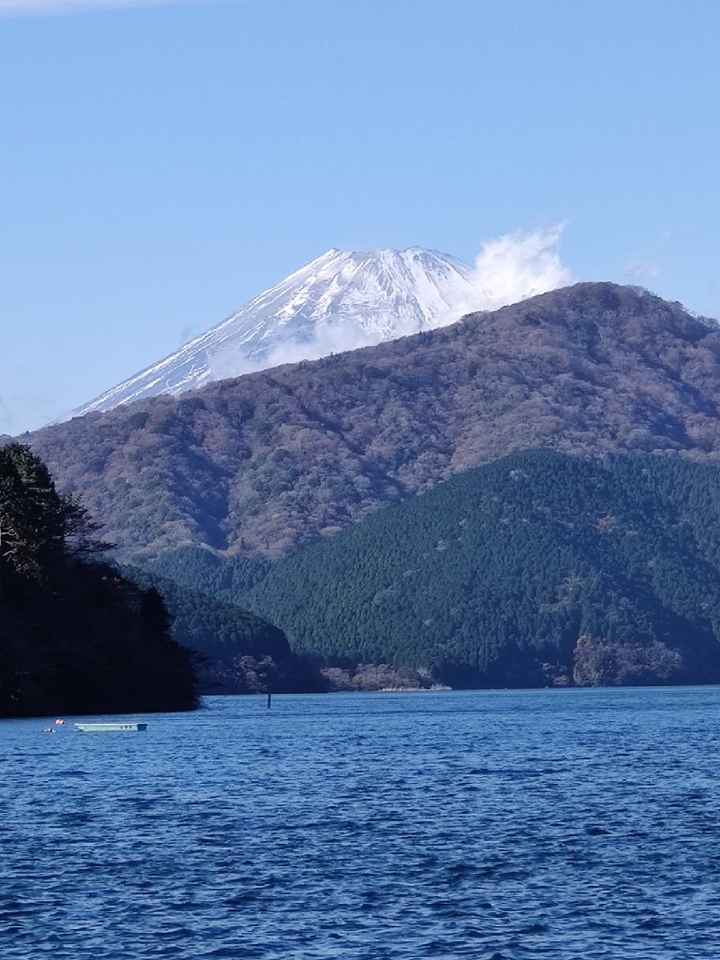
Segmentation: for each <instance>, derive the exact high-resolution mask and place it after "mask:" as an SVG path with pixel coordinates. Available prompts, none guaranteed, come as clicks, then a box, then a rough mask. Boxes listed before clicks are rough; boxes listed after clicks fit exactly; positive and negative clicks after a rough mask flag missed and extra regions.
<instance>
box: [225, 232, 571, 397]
mask: <svg viewBox="0 0 720 960" xmlns="http://www.w3.org/2000/svg"><path fill="white" fill-rule="evenodd" d="M562 232H563V225H562V224H557V225H555V226H552V227H547V228H544V229H541V230H533V231H518V232H515V233H509V234H505V235H503V236H501V237H498V238H496V239H494V240H488V241H486V242H485V243H484V244H483V245H482V247H481V249H480V252H479V253H478V255H477V257H476V258H475V266H474V269H473V272H472V275H471V279H472V284H473V287H474V288H475V291H474V293H473V294H471V295H470V296H467V295H466V296H464V297H463V298H462V299H458V300H457V302H456V303H454V304H453V305H452V308H451V309H450V310H448V312H447V313H446V314H442V315H440V316H438V317H436V319H435V322H434V326H436V327H445V326H447V325H448V324H450V323H454V322H455V321H456V320H459V319H460V318H461V317H462V316H464V315H465V314H467V313H474V312H476V311H481V310H497V309H498V308H499V307H504V306H507V305H508V304H510V303H517V302H518V301H520V300H526V299H527V298H528V297H533V296H536V295H537V294H539V293H547V292H548V291H549V290H555V289H557V288H558V287H563V286H567V284H569V283H572V282H573V275H572V273H571V271H570V270H569V269H568V268H567V267H566V266H565V265H564V264H563V262H562V260H561V259H560V252H559V246H560V239H561V237H562ZM406 332H410V331H406ZM402 335H403V331H402V330H400V329H397V330H396V331H395V333H394V334H393V336H398V337H399V336H402ZM379 339H380V337H379V335H378V333H377V331H373V332H368V331H365V330H363V329H362V328H361V327H360V326H359V325H357V324H351V325H348V326H343V325H328V326H324V327H321V328H320V329H317V330H316V331H315V335H314V336H313V337H312V338H311V339H308V340H302V341H296V340H292V339H289V340H287V341H285V342H283V343H279V344H277V345H276V346H275V347H274V348H273V349H272V350H271V351H270V352H269V353H268V354H265V355H264V356H263V357H262V358H256V359H254V358H245V359H241V358H239V357H238V355H237V352H236V348H235V347H234V346H232V345H231V346H229V347H228V348H227V352H226V353H224V352H223V351H220V352H218V353H216V354H214V355H212V356H210V357H208V363H209V366H210V369H211V379H213V380H215V379H223V378H225V377H237V376H239V375H240V374H242V373H251V372H252V371H255V370H265V369H268V368H270V367H276V366H280V365H281V364H283V363H297V362H298V361H300V360H316V359H318V358H320V357H326V356H328V355H329V354H331V353H342V352H344V351H346V350H356V349H358V348H359V347H368V346H372V345H373V344H376V343H377V342H378V341H379Z"/></svg>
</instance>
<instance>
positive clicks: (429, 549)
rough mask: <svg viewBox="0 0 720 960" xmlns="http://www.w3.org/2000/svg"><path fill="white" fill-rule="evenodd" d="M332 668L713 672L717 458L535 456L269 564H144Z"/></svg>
mask: <svg viewBox="0 0 720 960" xmlns="http://www.w3.org/2000/svg"><path fill="white" fill-rule="evenodd" d="M154 569H156V570H157V571H160V570H162V572H163V574H164V575H165V576H168V577H171V578H174V579H175V580H177V581H179V582H185V583H191V582H192V583H194V584H195V585H196V586H197V587H198V588H199V589H202V590H205V591H207V592H210V593H212V594H213V595H215V596H216V597H221V598H223V599H224V600H226V601H228V602H231V603H237V604H240V605H242V606H244V607H247V608H249V609H251V610H253V611H254V612H255V613H257V614H258V615H260V616H263V617H266V618H268V619H269V620H270V621H272V622H273V623H275V624H277V625H278V626H279V627H280V628H282V629H283V630H284V631H285V632H286V634H287V636H288V638H289V640H290V643H291V646H292V647H293V649H294V650H295V651H296V652H299V653H304V654H310V655H313V656H315V657H318V658H320V659H321V660H322V662H323V663H324V664H325V665H326V666H328V665H335V666H352V665H357V664H369V663H375V664H380V663H384V664H391V665H394V666H396V667H399V668H401V667H404V668H413V669H416V670H421V671H425V674H426V675H427V677H428V678H430V679H431V680H434V681H437V682H443V683H448V684H450V685H452V686H455V687H475V686H539V685H568V684H570V685H572V684H576V685H595V684H633V683H672V682H716V681H718V680H720V468H718V467H717V466H715V465H711V464H698V463H693V462H690V461H688V460H685V459H682V458H678V457H674V456H668V457H658V456H636V457H626V456H614V457H609V458H607V459H605V460H600V459H594V460H591V459H583V458H577V457H572V456H567V455H563V454H558V453H553V452H550V451H530V452H528V453H523V454H516V455H513V456H510V457H507V458H505V459H502V460H499V461H496V462H494V463H492V464H489V465H487V466H484V467H481V468H479V469H476V470H472V471H468V472H466V473H464V474H462V475H460V476H457V477H454V478H452V479H450V480H448V481H447V482H446V483H444V484H441V485H440V486H438V487H436V488H435V489H434V490H431V491H430V492H428V493H426V494H424V495H421V496H418V497H414V498H411V499H408V500H407V501H405V502H403V503H401V504H397V505H394V506H391V507H388V508H385V509H383V510H380V511H378V512H376V513H374V514H372V515H371V516H369V517H367V518H366V519H365V520H363V521H362V522H360V523H358V524H356V525H355V526H353V527H352V528H350V529H349V530H346V531H343V532H341V533H339V534H337V535H336V536H334V537H331V538H328V539H325V540H321V541H319V542H316V543H313V544H311V545H309V546H306V547H304V548H301V549H300V550H297V551H295V552H294V553H292V554H290V555H288V556H287V557H284V558H282V559H280V560H278V561H275V562H272V563H270V562H267V561H264V560H257V561H251V560H247V559H238V560H235V561H233V560H230V561H225V560H222V559H220V558H219V557H216V556H214V555H213V554H212V553H210V552H209V551H204V550H192V549H190V550H180V551H174V552H172V553H168V554H166V555H164V556H163V557H161V558H160V559H159V560H158V561H156V562H155V564H154Z"/></svg>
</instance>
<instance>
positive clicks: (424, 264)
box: [74, 247, 480, 416]
mask: <svg viewBox="0 0 720 960" xmlns="http://www.w3.org/2000/svg"><path fill="white" fill-rule="evenodd" d="M479 306H480V303H479V302H478V290H477V287H476V285H475V284H474V282H473V269H472V267H470V266H468V265H467V264H465V263H462V262H461V261H460V260H457V259H455V258H454V257H451V256H449V255H448V254H445V253H439V252H437V251H435V250H424V249H420V248H418V247H411V248H408V249H406V250H372V251H367V252H357V251H343V250H337V249H332V250H328V252H327V253H325V254H323V255H322V256H321V257H318V258H317V259H316V260H313V261H312V262H311V263H308V264H307V265H306V266H304V267H301V269H300V270H297V271H296V272H295V273H292V274H291V275H290V276H289V277H287V278H286V279H285V280H281V281H280V283H277V284H276V285H275V286H273V287H271V288H270V289H269V290H265V291H264V292H263V293H261V294H260V295H259V296H257V297H255V298H254V299H253V300H250V301H249V302H248V303H246V304H245V306H243V307H241V308H240V309H239V310H238V311H237V312H236V313H234V314H233V315H232V316H231V317H229V318H228V319H227V320H224V321H223V322H222V323H219V324H218V325H217V326H215V327H213V328H212V329H210V330H208V331H207V333H204V334H202V335H201V336H198V337H196V338H194V339H193V340H190V341H189V342H188V343H186V344H185V345H184V346H182V347H181V348H180V349H179V350H178V351H176V352H175V353H173V354H171V355H170V356H168V357H165V359H163V360H160V361H159V362H158V363H155V364H152V365H151V366H149V367H147V368H146V369H145V370H142V371H141V372H140V373H137V374H135V375H134V376H132V377H130V378H129V379H128V380H125V381H124V382H123V383H120V384H119V385H118V386H116V387H113V388H112V389H110V390H107V391H106V392H105V393H103V394H101V395H100V396H99V397H96V398H95V399H94V400H92V401H91V402H90V403H88V404H86V405H85V406H82V407H80V408H78V409H77V410H75V411H74V415H75V416H80V415H82V414H85V413H90V412H91V411H104V410H110V409H112V408H113V407H116V406H118V405H119V404H122V403H129V402H131V401H133V400H140V399H145V398H147V397H152V396H156V395H158V394H172V395H174V396H177V395H178V394H181V393H184V392H185V391H187V390H194V389H197V388H198V387H202V386H204V385H205V384H207V383H210V382H212V381H214V380H224V379H227V378H230V377H237V376H240V374H243V373H249V372H251V371H253V370H260V369H265V368H267V367H272V366H277V365H279V364H281V363H287V362H294V361H298V360H307V359H316V358H318V357H321V356H326V355H328V354H330V353H336V352H341V351H344V350H352V349H354V348H356V347H363V346H371V345H373V344H377V343H380V342H382V341H385V340H393V339H396V338H397V337H403V336H406V335H408V334H412V333H419V332H420V331H422V330H427V329H430V328H432V327H437V326H442V325H444V324H448V323H451V322H452V321H453V320H457V319H459V317H460V316H461V315H462V314H463V313H467V312H469V311H470V310H472V309H473V308H475V309H477V308H478V307H479Z"/></svg>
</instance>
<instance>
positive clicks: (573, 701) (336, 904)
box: [0, 687, 720, 960]
mask: <svg viewBox="0 0 720 960" xmlns="http://www.w3.org/2000/svg"><path fill="white" fill-rule="evenodd" d="M146 719H148V721H149V729H148V731H147V733H145V734H105V735H97V736H90V735H82V734H79V733H77V732H75V731H74V730H73V729H72V728H71V727H70V726H65V727H64V728H61V729H60V730H59V731H58V733H57V734H56V735H54V736H47V735H43V734H42V733H41V730H42V728H43V727H46V726H47V725H48V721H45V720H22V721H2V722H0V956H1V957H2V960H20V958H21V960H39V958H42V957H45V956H47V957H50V956H52V957H53V958H54V960H82V958H86V957H87V958H93V960H115V958H118V960H119V958H123V960H150V958H158V960H159V958H178V960H179V958H182V960H199V958H228V960H242V958H263V960H265V958H267V960H275V958H277V960H289V958H303V960H327V958H340V960H361V958H362V960H406V958H407V960H410V958H412V960H420V958H426V957H433V958H463V957H472V958H487V960H490V958H494V960H501V958H502V960H511V958H512V960H515V958H518V960H519V958H522V960H524V958H528V960H529V958H540V957H543V958H553V960H557V958H568V960H570V958H583V960H594V958H613V960H619V958H623V960H624V958H642V960H664V958H688V960H701V958H712V960H717V958H718V957H719V956H720V829H719V827H720V823H719V821H720V781H719V779H718V752H719V748H720V735H719V732H720V689H719V688H710V687H703V688H700V687H698V688H687V687H686V688H665V689H621V690H557V691H527V692H526V691H523V692H516V691H499V692H479V693H426V694H336V695H328V696H282V697H280V696H278V697H275V698H274V699H273V708H272V710H271V711H268V710H267V709H266V707H265V702H264V700H263V699H262V698H259V697H257V698H256V697H246V698H242V697H211V698H208V699H207V701H206V709H204V710H202V711H200V712H198V713H195V714H180V715H177V714H176V715H158V716H153V715H150V716H148V717H147V718H146Z"/></svg>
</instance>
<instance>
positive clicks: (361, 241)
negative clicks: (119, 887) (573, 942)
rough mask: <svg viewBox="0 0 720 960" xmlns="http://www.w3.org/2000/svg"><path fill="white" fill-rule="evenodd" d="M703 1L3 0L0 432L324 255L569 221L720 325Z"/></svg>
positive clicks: (717, 205)
mask: <svg viewBox="0 0 720 960" xmlns="http://www.w3.org/2000/svg"><path fill="white" fill-rule="evenodd" d="M719 42H720V5H718V4H716V3H715V2H714V0H703V2H692V0H686V2H683V3H680V2H670V3H667V4H659V3H657V2H644V0H634V2H632V3H629V4H628V3H620V2H614V0H605V2H603V3H599V2H584V0H572V2H566V0H553V2H552V3H537V2H531V0H527V2H513V0H505V2H504V3H502V4H500V3H495V2H482V0H445V2H443V3H438V2H437V0H432V2H430V0H303V2H299V0H294V2H290V0H285V2H273V0H262V2H261V0H247V2H246V0H217V2H214V0H204V2H193V0H186V2H178V3H172V2H166V3H142V2H141V0H137V2H136V3H124V4H123V3H116V4H113V3H111V2H109V0H108V2H104V0H93V2H90V0H88V2H87V3H83V2H82V0H72V2H71V0H65V2H63V0H56V2H54V0H0V122H1V127H0V129H1V130H2V137H1V139H0V201H1V206H0V218H1V219H0V324H1V325H2V327H1V332H2V340H1V343H2V356H3V361H4V362H3V373H2V379H1V380H0V432H3V430H4V431H6V432H13V433H15V432H18V431H19V430H21V429H24V428H26V427H30V426H35V425H37V424H39V423H41V422H43V421H44V420H47V419H49V418H51V417H54V416H58V415H60V414H62V413H63V412H65V411H68V410H70V409H71V408H72V407H74V406H76V405H78V404H79V403H81V402H83V401H85V400H88V399H90V398H91V397H92V396H94V395H95V394H96V393H99V392H100V391H101V390H103V389H105V388H107V387H109V386H111V385H112V384H113V383H116V382H118V381H120V380H122V379H124V378H125V377H126V376H128V375H129V374H131V373H133V372H135V371H136V370H138V369H139V368H141V367H143V366H144V365H146V364H147V363H149V362H151V361H153V360H155V359H157V358H158V357H159V356H161V355H164V354H166V353H169V352H171V351H173V350H174V349H175V348H176V347H177V346H179V344H180V343H181V342H182V341H183V340H185V339H187V338H188V336H189V335H190V334H192V333H196V332H199V331H201V330H203V329H205V328H207V327H209V326H211V325H213V324H214V323H216V322H217V321H219V320H221V319H222V318H223V317H224V316H226V315H227V314H228V313H230V312H231V311H232V309H233V308H234V307H236V306H238V305H239V304H241V303H242V302H243V301H244V300H246V299H248V298H249V297H250V296H252V295H254V294H255V293H257V292H259V291H260V290H261V289H262V288H264V287H266V286H268V285H269V284H271V283H272V282H274V281H275V280H278V279H280V278H281V277H283V276H284V275H286V274H287V273H289V272H290V271H291V270H293V269H295V268H296V267H298V266H299V265H300V264H302V263H303V262H305V261H307V260H310V259H312V258H313V257H315V256H317V255H319V254H320V253H322V252H323V251H324V250H326V249H328V248H329V247H333V246H337V247H344V248H365V247H373V246H395V247H402V246H408V245H412V244H419V245H423V246H430V247H435V248H438V249H441V250H446V251H448V252H451V253H454V254H456V255H458V256H460V257H463V258H465V259H468V260H472V258H473V257H474V256H475V254H476V253H477V251H478V250H479V249H480V247H481V244H482V243H483V241H486V240H488V239H491V238H493V237H496V236H498V235H501V234H505V233H507V232H509V231H513V230H518V229H519V230H533V229H537V228H542V227H547V226H549V225H552V224H556V223H559V222H564V223H565V224H566V227H565V230H564V233H563V237H562V249H561V254H562V259H563V262H564V263H565V264H566V265H567V266H568V268H569V269H570V270H571V271H572V273H573V275H574V276H575V277H577V278H578V279H612V280H616V281H620V282H632V283H642V284H643V285H645V286H649V287H650V288H652V289H654V290H656V291H657V292H658V293H660V294H662V295H663V296H666V297H668V298H670V299H677V300H681V301H683V302H684V303H686V304H687V305H688V306H689V307H691V308H692V309H695V310H698V311H701V312H705V313H708V314H715V315H720V279H719V278H718V264H719V263H720V233H719V231H718V222H719V221H720V194H719V192H718V186H717V180H718V162H717V158H718V155H719V154H720V126H719V124H718V110H717V96H718V90H719V89H720V83H719V80H720V61H719V59H718V57H717V49H718V45H719Z"/></svg>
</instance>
